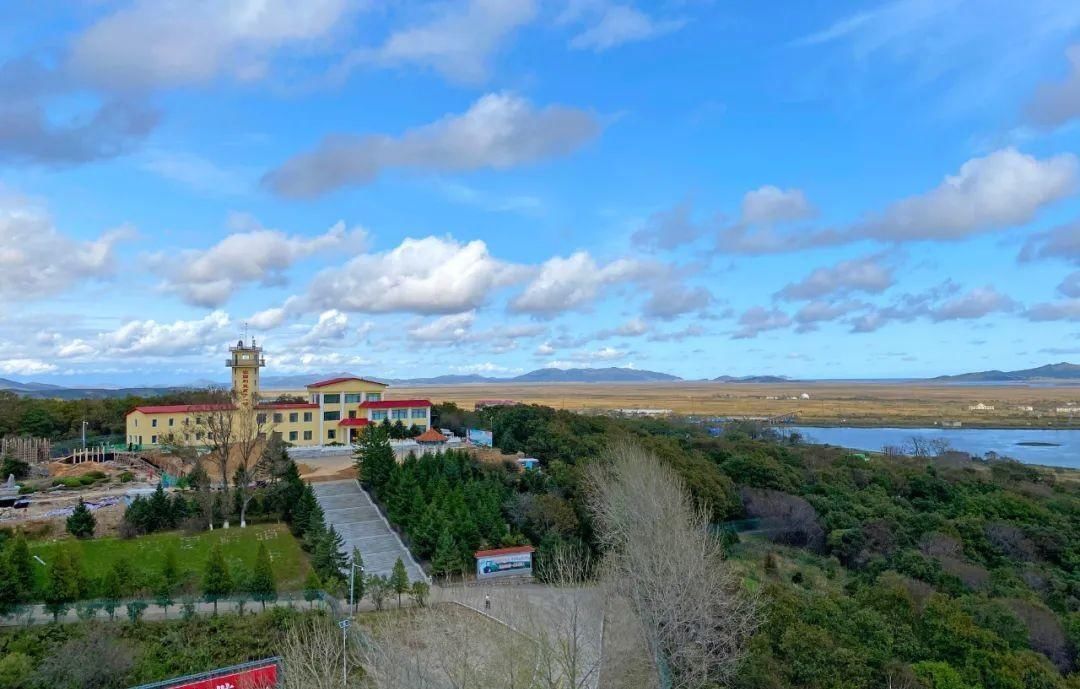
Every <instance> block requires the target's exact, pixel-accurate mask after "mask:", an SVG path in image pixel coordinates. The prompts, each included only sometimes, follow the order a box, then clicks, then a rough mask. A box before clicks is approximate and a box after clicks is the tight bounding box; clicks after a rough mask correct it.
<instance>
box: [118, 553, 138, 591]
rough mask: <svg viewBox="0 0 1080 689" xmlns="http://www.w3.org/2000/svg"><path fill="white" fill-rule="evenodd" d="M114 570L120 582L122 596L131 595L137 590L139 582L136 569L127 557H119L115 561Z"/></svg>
mask: <svg viewBox="0 0 1080 689" xmlns="http://www.w3.org/2000/svg"><path fill="white" fill-rule="evenodd" d="M112 568H113V571H114V572H116V578H117V580H118V581H119V582H120V596H121V597H126V596H130V595H131V594H132V593H134V592H135V589H136V587H137V582H136V581H135V570H134V569H133V568H132V566H131V562H130V561H129V560H128V559H127V558H126V557H120V558H117V559H116V560H115V561H114V562H113V566H112Z"/></svg>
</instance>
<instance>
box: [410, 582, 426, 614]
mask: <svg viewBox="0 0 1080 689" xmlns="http://www.w3.org/2000/svg"><path fill="white" fill-rule="evenodd" d="M430 593H431V587H430V586H428V583H427V582H426V581H419V580H417V581H414V582H413V583H412V588H411V589H410V591H409V595H411V596H412V599H413V600H414V601H416V604H417V605H419V606H420V607H421V608H422V607H424V606H425V605H427V599H428V594H430Z"/></svg>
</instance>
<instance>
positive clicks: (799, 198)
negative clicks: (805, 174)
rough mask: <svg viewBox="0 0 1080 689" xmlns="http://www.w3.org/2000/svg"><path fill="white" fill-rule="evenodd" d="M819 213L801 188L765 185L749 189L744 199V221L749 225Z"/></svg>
mask: <svg viewBox="0 0 1080 689" xmlns="http://www.w3.org/2000/svg"><path fill="white" fill-rule="evenodd" d="M816 214H817V210H816V209H815V208H814V207H813V206H812V205H811V204H810V202H809V201H808V200H807V199H806V194H805V193H804V192H803V191H802V190H801V189H780V188H778V187H774V186H772V185H765V186H763V187H760V188H758V189H754V190H753V191H748V192H746V194H745V195H744V196H743V201H742V216H741V217H742V222H743V223H744V224H747V225H773V224H776V223H780V222H791V221H792V220H805V219H807V218H812V217H814V216H815V215H816Z"/></svg>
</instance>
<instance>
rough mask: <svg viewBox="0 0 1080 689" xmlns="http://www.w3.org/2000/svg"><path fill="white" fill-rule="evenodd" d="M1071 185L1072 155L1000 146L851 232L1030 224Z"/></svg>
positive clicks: (913, 233) (936, 232)
mask: <svg viewBox="0 0 1080 689" xmlns="http://www.w3.org/2000/svg"><path fill="white" fill-rule="evenodd" d="M1076 186H1077V160H1076V156H1074V155H1072V154H1062V155H1058V156H1053V157H1050V158H1044V159H1042V160H1040V159H1038V158H1035V157H1034V156H1031V155H1028V154H1025V153H1021V152H1020V151H1018V150H1016V149H1015V148H1004V149H1001V150H998V151H995V152H993V153H991V154H989V155H987V156H984V157H981V158H972V159H971V160H969V161H967V162H965V163H964V164H963V165H962V166H961V167H960V170H959V172H958V173H957V174H955V175H949V176H947V177H946V178H945V180H944V181H943V182H942V183H941V184H940V185H938V186H937V187H935V188H934V189H932V190H930V191H928V192H926V193H924V194H920V195H917V196H911V197H909V198H906V199H903V200H901V201H897V202H896V203H894V204H892V205H891V206H889V207H888V208H886V209H885V210H884V211H883V212H881V213H879V214H876V215H872V216H870V217H868V218H867V219H866V220H864V221H862V222H861V223H858V224H856V225H855V226H854V227H853V228H852V229H851V235H852V237H853V238H872V239H881V240H888V241H911V240H950V239H962V238H964V237H967V236H970V235H972V234H976V233H979V232H985V231H988V230H996V229H1002V228H1006V227H1012V226H1015V225H1022V224H1024V223H1026V222H1029V221H1031V220H1032V219H1034V217H1035V216H1036V215H1037V214H1038V212H1039V211H1040V210H1042V209H1043V208H1045V207H1046V206H1048V205H1050V204H1052V203H1054V202H1055V201H1059V200H1061V199H1063V198H1065V197H1066V196H1068V195H1070V194H1072V193H1073V192H1074V191H1075V190H1076Z"/></svg>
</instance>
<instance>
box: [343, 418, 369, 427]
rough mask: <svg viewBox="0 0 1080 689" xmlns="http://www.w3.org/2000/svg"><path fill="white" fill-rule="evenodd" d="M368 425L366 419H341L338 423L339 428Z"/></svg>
mask: <svg viewBox="0 0 1080 689" xmlns="http://www.w3.org/2000/svg"><path fill="white" fill-rule="evenodd" d="M368 423H370V422H369V421H368V420H367V419H342V420H341V421H338V425H339V426H366V425H368Z"/></svg>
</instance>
